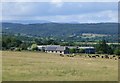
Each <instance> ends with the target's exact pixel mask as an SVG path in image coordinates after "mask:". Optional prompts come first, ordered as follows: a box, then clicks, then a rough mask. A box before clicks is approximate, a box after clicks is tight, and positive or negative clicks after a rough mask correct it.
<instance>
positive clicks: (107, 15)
mask: <svg viewBox="0 0 120 83" xmlns="http://www.w3.org/2000/svg"><path fill="white" fill-rule="evenodd" d="M1 9H2V15H1V16H2V20H5V21H9V22H10V21H12V20H18V21H28V20H32V21H37V20H41V21H50V22H60V23H100V22H117V21H118V2H112V1H111V2H87V1H86V2H67V1H66V2H63V1H61V0H58V1H55V0H52V1H48V2H30V1H29V2H22V1H21V2H16V1H15V2H9V1H8V2H4V1H3V3H2V8H1Z"/></svg>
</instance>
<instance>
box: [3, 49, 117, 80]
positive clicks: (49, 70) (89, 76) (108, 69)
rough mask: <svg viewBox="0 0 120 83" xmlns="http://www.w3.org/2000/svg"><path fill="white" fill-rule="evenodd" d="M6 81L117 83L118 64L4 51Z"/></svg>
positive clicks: (55, 55) (78, 57)
mask: <svg viewBox="0 0 120 83" xmlns="http://www.w3.org/2000/svg"><path fill="white" fill-rule="evenodd" d="M2 57H3V58H2V60H3V63H2V65H3V77H2V79H3V81H23V80H24V81H44V80H45V81H47V80H49V81H53V80H54V81H73V80H74V81H117V80H118V60H114V59H102V58H88V57H81V56H76V57H61V56H59V55H58V54H47V53H39V52H11V51H3V54H2Z"/></svg>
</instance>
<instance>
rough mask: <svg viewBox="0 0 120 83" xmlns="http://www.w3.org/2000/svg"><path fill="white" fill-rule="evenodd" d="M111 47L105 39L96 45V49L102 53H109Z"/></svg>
mask: <svg viewBox="0 0 120 83" xmlns="http://www.w3.org/2000/svg"><path fill="white" fill-rule="evenodd" d="M109 48H110V47H109V46H108V45H107V43H106V41H105V40H102V41H99V43H98V44H97V45H96V51H97V52H98V53H101V54H109V52H110V50H109ZM111 50H112V49H111Z"/></svg>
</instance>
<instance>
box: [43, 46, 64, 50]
mask: <svg viewBox="0 0 120 83" xmlns="http://www.w3.org/2000/svg"><path fill="white" fill-rule="evenodd" d="M45 50H49V51H64V50H65V47H63V46H47V47H46V48H45Z"/></svg>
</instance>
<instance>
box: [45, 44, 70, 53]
mask: <svg viewBox="0 0 120 83" xmlns="http://www.w3.org/2000/svg"><path fill="white" fill-rule="evenodd" d="M45 52H47V53H58V54H69V49H68V48H67V47H64V46H59V45H49V46H47V47H46V48H45Z"/></svg>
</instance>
